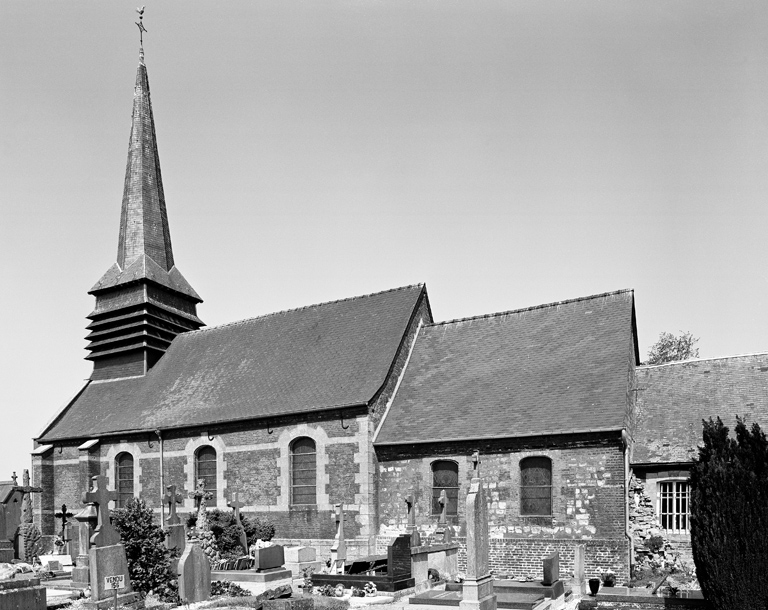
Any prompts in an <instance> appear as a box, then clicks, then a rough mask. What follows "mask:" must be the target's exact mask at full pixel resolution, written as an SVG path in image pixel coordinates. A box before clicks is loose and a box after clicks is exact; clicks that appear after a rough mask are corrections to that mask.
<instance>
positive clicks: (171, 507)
mask: <svg viewBox="0 0 768 610" xmlns="http://www.w3.org/2000/svg"><path fill="white" fill-rule="evenodd" d="M166 489H167V490H168V491H167V492H165V495H164V496H163V501H164V502H165V503H166V504H167V505H168V525H178V524H179V523H181V519H179V515H178V514H176V505H177V504H181V502H182V500H184V496H182V495H181V494H177V493H176V486H175V485H168V486H166Z"/></svg>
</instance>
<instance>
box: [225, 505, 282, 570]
mask: <svg viewBox="0 0 768 610" xmlns="http://www.w3.org/2000/svg"><path fill="white" fill-rule="evenodd" d="M239 495H240V494H239V493H238V492H236V491H233V492H232V499H231V500H230V501H229V502H227V506H229V507H230V508H231V509H233V510H234V511H235V525H237V529H238V530H239V532H240V546H242V547H243V553H244V554H245V555H247V554H248V538H247V537H246V535H245V528H244V527H243V523H242V522H241V521H240V509H241V508H243V506H245V503H244V502H240V501H239V500H238V496H239ZM280 565H283V564H282V563H281V564H280Z"/></svg>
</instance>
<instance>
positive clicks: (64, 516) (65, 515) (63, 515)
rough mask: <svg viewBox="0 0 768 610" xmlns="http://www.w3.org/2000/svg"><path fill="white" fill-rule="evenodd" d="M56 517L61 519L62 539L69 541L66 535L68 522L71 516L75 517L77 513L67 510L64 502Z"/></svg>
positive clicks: (55, 514)
mask: <svg viewBox="0 0 768 610" xmlns="http://www.w3.org/2000/svg"><path fill="white" fill-rule="evenodd" d="M53 516H54V517H56V518H57V519H61V539H62V540H63V541H64V542H67V536H66V528H67V522H68V521H69V518H70V517H74V516H75V513H73V512H70V511H68V510H67V505H66V504H62V505H61V510H57V511H56V512H55V513H54V514H53Z"/></svg>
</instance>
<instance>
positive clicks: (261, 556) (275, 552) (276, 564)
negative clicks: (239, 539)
mask: <svg viewBox="0 0 768 610" xmlns="http://www.w3.org/2000/svg"><path fill="white" fill-rule="evenodd" d="M253 560H254V563H253V570H254V571H255V572H263V571H265V570H274V569H275V568H282V567H283V564H284V563H285V553H284V552H283V547H282V546H280V545H279V544H273V545H272V546H265V547H262V548H260V549H254V550H253Z"/></svg>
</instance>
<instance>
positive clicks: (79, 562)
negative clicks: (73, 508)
mask: <svg viewBox="0 0 768 610" xmlns="http://www.w3.org/2000/svg"><path fill="white" fill-rule="evenodd" d="M74 518H75V520H76V521H77V522H78V528H77V549H78V551H77V557H76V558H75V567H74V568H72V585H73V586H75V587H79V588H83V589H84V588H85V587H87V586H88V584H89V583H90V582H91V567H90V565H91V559H90V556H89V555H88V551H89V550H90V548H91V536H93V531H94V530H95V529H96V521H97V520H98V510H97V509H96V505H94V504H92V503H90V502H89V503H88V504H86V506H85V508H84V509H83V510H81V511H80V512H79V513H77V514H76V515H74Z"/></svg>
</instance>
